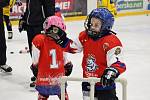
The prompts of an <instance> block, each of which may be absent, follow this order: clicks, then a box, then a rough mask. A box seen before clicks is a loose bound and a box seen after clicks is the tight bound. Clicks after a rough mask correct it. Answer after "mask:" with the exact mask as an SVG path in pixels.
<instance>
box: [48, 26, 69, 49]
mask: <svg viewBox="0 0 150 100" xmlns="http://www.w3.org/2000/svg"><path fill="white" fill-rule="evenodd" d="M53 27H56V26H52V27H50V28H49V29H48V30H47V32H46V33H45V34H46V35H47V36H50V37H51V38H53V39H54V40H55V41H56V43H57V44H59V45H60V46H61V47H62V48H65V47H66V46H67V45H68V43H69V41H70V39H69V38H68V37H67V33H66V32H64V31H63V30H61V29H60V28H58V29H59V30H58V31H57V32H54V30H53Z"/></svg>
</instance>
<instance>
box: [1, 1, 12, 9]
mask: <svg viewBox="0 0 150 100" xmlns="http://www.w3.org/2000/svg"><path fill="white" fill-rule="evenodd" d="M9 1H10V0H0V8H3V7H5V6H8V5H9Z"/></svg>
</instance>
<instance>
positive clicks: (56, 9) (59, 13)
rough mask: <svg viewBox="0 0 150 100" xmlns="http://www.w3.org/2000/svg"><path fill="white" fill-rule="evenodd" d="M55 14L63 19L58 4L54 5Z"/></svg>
mask: <svg viewBox="0 0 150 100" xmlns="http://www.w3.org/2000/svg"><path fill="white" fill-rule="evenodd" d="M55 16H58V17H60V18H62V19H63V20H64V16H63V14H62V12H61V9H60V7H59V6H56V7H55Z"/></svg>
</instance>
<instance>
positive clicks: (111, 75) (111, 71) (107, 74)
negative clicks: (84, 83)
mask: <svg viewBox="0 0 150 100" xmlns="http://www.w3.org/2000/svg"><path fill="white" fill-rule="evenodd" d="M118 76H119V72H118V70H117V69H115V68H113V67H108V68H106V69H105V71H104V73H103V75H102V77H101V80H100V83H101V84H102V86H103V87H106V86H111V85H112V84H113V83H114V81H115V79H116V78H117V77H118Z"/></svg>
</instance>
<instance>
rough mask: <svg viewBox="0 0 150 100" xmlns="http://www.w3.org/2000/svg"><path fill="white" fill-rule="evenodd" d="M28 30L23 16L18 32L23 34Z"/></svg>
mask: <svg viewBox="0 0 150 100" xmlns="http://www.w3.org/2000/svg"><path fill="white" fill-rule="evenodd" d="M26 29H27V24H26V21H25V19H24V16H23V15H21V19H20V20H19V26H18V30H19V32H20V33H21V32H22V31H23V30H26Z"/></svg>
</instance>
